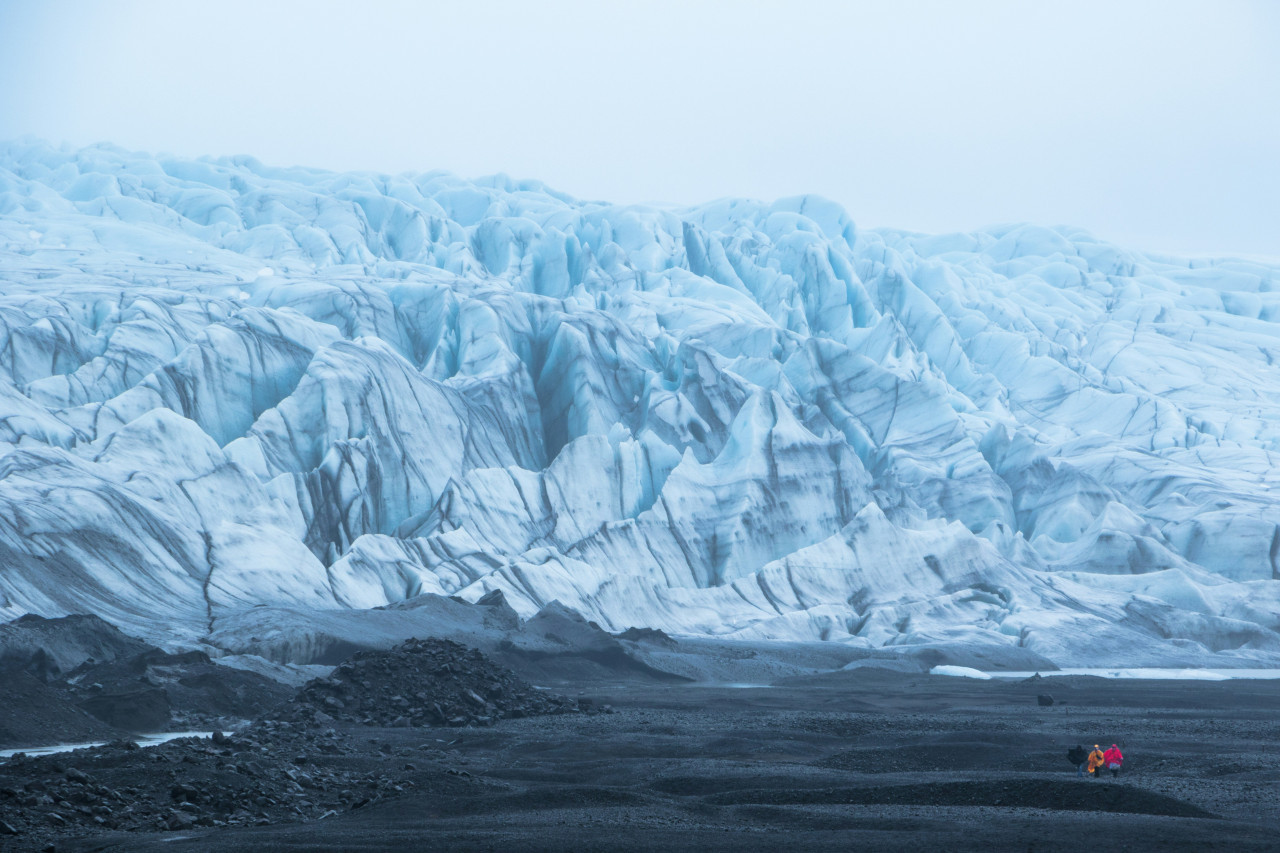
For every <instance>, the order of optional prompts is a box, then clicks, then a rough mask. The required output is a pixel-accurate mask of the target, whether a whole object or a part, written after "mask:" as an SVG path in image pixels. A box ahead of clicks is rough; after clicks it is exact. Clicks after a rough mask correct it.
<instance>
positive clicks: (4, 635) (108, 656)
mask: <svg viewBox="0 0 1280 853" xmlns="http://www.w3.org/2000/svg"><path fill="white" fill-rule="evenodd" d="M154 649H155V647H154V646H151V645H149V644H147V643H144V642H143V641H142V640H138V639H135V638H134V637H130V636H129V635H128V634H125V633H123V632H122V631H120V629H118V628H116V627H115V626H114V625H112V624H110V623H109V622H106V621H104V620H103V619H101V618H99V617H97V616H92V615H83V614H77V615H73V616H61V617H58V618H56V619H46V618H44V617H43V616H37V615H35V614H34V613H28V614H27V615H26V616H20V617H18V618H17V619H15V620H13V621H12V622H8V623H6V624H3V625H0V670H13V669H21V670H25V671H26V672H28V673H30V674H31V675H32V676H34V677H36V678H38V679H40V680H41V681H45V682H49V681H52V680H54V679H56V678H58V677H59V676H61V675H62V674H64V673H67V672H70V671H71V670H73V669H75V668H76V667H78V666H80V665H81V664H83V663H85V662H86V661H95V662H108V661H114V660H117V659H119V658H129V657H133V656H134V655H139V654H142V653H143V652H147V651H152V650H154Z"/></svg>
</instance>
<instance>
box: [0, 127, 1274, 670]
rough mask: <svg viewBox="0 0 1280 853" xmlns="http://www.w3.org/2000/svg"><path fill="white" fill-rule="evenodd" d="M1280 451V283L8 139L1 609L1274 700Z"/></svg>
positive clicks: (1165, 261)
mask: <svg viewBox="0 0 1280 853" xmlns="http://www.w3.org/2000/svg"><path fill="white" fill-rule="evenodd" d="M1277 453H1280V264H1267V263H1263V262H1259V261H1246V260H1239V259H1229V258H1218V259H1181V258H1175V257H1165V256H1157V255H1152V254H1144V253H1140V252H1136V251H1127V250H1124V249H1121V248H1119V247H1116V246H1113V245H1110V244H1108V243H1105V242H1102V241H1100V240H1097V239H1095V238H1094V237H1092V236H1090V235H1089V234H1088V233H1086V232H1084V231H1082V230H1080V229H1075V228H1067V227H1054V228H1047V227H1040V226H1035V225H1009V226H1002V227H996V228H991V229H988V230H985V231H982V232H976V233H969V234H948V235H924V234H916V233H910V232H905V231H897V230H886V229H879V230H870V229H864V228H859V227H855V224H854V222H853V221H852V220H851V219H850V217H849V216H848V214H847V213H846V212H845V211H844V210H843V209H842V208H841V207H840V206H839V205H837V204H835V203H833V202H830V201H828V200H825V199H823V198H820V197H818V196H812V195H810V196H802V197H796V198H789V199H782V200H779V201H776V202H773V203H763V202H757V201H749V200H742V199H729V200H720V201H715V202H712V203H709V204H705V205H700V206H696V207H691V208H684V209H674V208H672V209H667V208H659V207H652V206H620V205H611V204H607V203H603V202H591V201H581V200H577V199H574V198H572V197H570V196H568V195H565V194H563V193H559V192H556V191H554V190H553V189H551V188H548V187H546V186H544V185H543V184H541V183H538V182H536V181H522V180H514V179H511V178H509V177H506V176H503V175H498V176H494V177H490V178H484V179H480V180H475V181H468V180H463V179H461V178H458V177H456V176H453V175H450V174H447V173H442V172H430V173H424V174H405V175H398V176H392V175H382V174H373V173H351V174H339V173H332V172H326V171H321V170H314V169H305V168H274V167H269V166H266V165H263V164H262V163H260V162H258V161H256V160H254V159H252V158H249V157H233V158H222V159H210V158H206V159H198V160H189V159H179V158H166V157H154V156H151V155H146V154H138V153H133V152H128V151H124V150H121V149H119V148H116V147H112V146H108V145H99V146H93V147H88V148H83V149H74V148H69V147H66V146H63V147H55V146H51V145H49V144H46V143H44V142H40V141H37V140H30V139H28V140H19V141H14V142H8V143H2V144H0V618H3V619H12V618H16V617H18V616H20V615H23V614H25V613H36V614H39V615H43V616H49V617H52V616H59V615H64V614H69V613H95V614H98V615H100V616H102V617H103V618H105V619H107V620H108V621H110V622H112V623H114V624H116V625H117V626H119V627H121V628H122V629H124V630H126V631H129V632H130V633H133V634H136V635H138V636H141V637H144V638H146V639H149V640H152V641H154V642H159V643H161V644H164V645H167V646H171V647H181V646H190V647H196V646H203V647H218V645H219V643H221V644H222V646H223V647H226V646H227V645H228V644H229V642H230V641H228V640H227V637H228V635H229V633H234V630H233V629H234V626H236V625H245V624H250V625H252V624H257V623H258V622H260V621H261V620H260V619H258V620H256V621H255V619H253V618H250V617H251V616H252V613H253V612H254V611H255V608H257V609H259V610H258V611H257V612H260V613H268V612H288V613H293V614H297V613H306V612H312V613H328V612H335V611H362V610H369V609H372V608H386V607H388V606H394V605H397V604H398V603H400V602H405V601H408V600H411V599H414V598H415V597H417V596H424V595H437V596H452V597H455V598H457V599H459V600H461V601H468V602H475V601H478V600H479V599H481V598H482V597H484V596H486V595H487V594H490V593H492V592H493V591H494V590H501V592H502V593H503V595H504V597H505V599H506V601H507V602H509V603H510V605H511V606H512V607H513V608H514V609H515V611H516V612H517V613H518V614H519V615H520V616H521V617H525V618H528V617H530V616H532V615H534V614H535V613H537V612H538V611H539V610H541V609H543V608H544V607H545V606H547V605H549V604H551V603H552V602H559V603H560V604H561V605H563V606H565V607H567V608H570V609H572V610H574V611H577V612H578V613H580V614H582V615H583V616H585V617H586V618H588V619H590V620H592V621H594V622H596V623H598V624H599V625H600V626H602V627H603V628H605V629H606V630H609V631H614V632H619V631H623V630H624V629H626V628H629V627H637V626H638V627H650V628H656V629H662V630H664V631H666V632H668V633H670V634H673V635H681V636H691V637H692V636H701V637H715V638H719V639H721V640H726V641H728V640H741V641H744V642H746V641H771V642H774V641H790V642H808V641H825V642H828V643H836V644H843V645H846V646H848V647H850V648H857V649H863V650H920V649H928V648H947V647H965V648H973V649H986V650H988V651H989V652H990V653H991V654H996V655H998V654H1000V653H1002V652H1008V653H1009V654H1020V655H1023V657H1022V658H1019V659H1020V660H1023V661H1025V660H1027V659H1029V658H1033V659H1035V660H1043V661H1045V662H1046V664H1047V665H1058V666H1062V667H1113V666H1127V667H1143V666H1146V667H1160V666H1176V667H1183V666H1191V667H1217V668H1231V667H1255V668H1257V667H1269V666H1270V667H1274V666H1277V665H1278V662H1280V514H1278V513H1277V511H1276V507H1277V503H1276V500H1275V490H1276V489H1277V488H1280V466H1277V464H1276V462H1277V460H1278V459H1280V457H1277V456H1276V455H1275V454H1277ZM246 630H247V629H246ZM1010 659H1011V660H1012V659H1013V658H1010Z"/></svg>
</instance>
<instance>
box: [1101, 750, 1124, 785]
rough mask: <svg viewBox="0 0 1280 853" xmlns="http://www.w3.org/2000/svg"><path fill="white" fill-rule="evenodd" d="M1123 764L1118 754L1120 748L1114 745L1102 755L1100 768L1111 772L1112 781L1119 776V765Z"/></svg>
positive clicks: (1122, 759) (1122, 757) (1121, 756)
mask: <svg viewBox="0 0 1280 853" xmlns="http://www.w3.org/2000/svg"><path fill="white" fill-rule="evenodd" d="M1122 764H1124V756H1123V755H1121V754H1120V747H1118V746H1116V745H1115V744H1114V743H1113V744H1111V748H1110V749H1108V750H1107V751H1106V752H1104V753H1103V754H1102V766H1103V767H1106V768H1107V769H1108V770H1110V771H1111V778H1112V779H1114V778H1115V777H1116V776H1118V775H1120V765H1122Z"/></svg>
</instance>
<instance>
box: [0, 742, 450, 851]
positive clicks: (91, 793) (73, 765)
mask: <svg viewBox="0 0 1280 853" xmlns="http://www.w3.org/2000/svg"><path fill="white" fill-rule="evenodd" d="M442 756H443V753H441V752H440V751H439V750H438V749H435V748H434V744H433V745H432V746H426V745H423V746H422V747H421V748H420V749H417V750H415V751H414V752H413V753H412V757H411V759H410V760H404V759H403V758H401V757H399V756H392V755H390V754H388V753H387V752H383V751H381V750H380V749H379V748H378V747H377V745H376V744H374V745H371V744H370V743H368V742H364V743H361V744H359V745H357V744H356V743H355V739H354V738H353V737H352V735H351V734H349V733H342V732H338V731H336V730H334V729H321V730H313V729H311V728H310V727H308V726H306V725H302V724H293V723H284V722H273V721H271V722H263V723H258V724H256V725H254V726H252V727H251V728H249V729H247V730H245V731H242V732H238V733H235V734H233V735H230V736H228V735H224V734H221V733H217V734H215V735H214V736H213V737H212V738H195V737H192V738H181V739H178V740H173V741H169V742H168V743H164V744H161V745H159V746H154V747H147V748H145V749H144V748H141V747H139V746H138V745H136V744H135V743H133V742H131V741H118V742H115V743H112V744H109V745H107V746H103V747H98V748H95V749H83V750H76V751H75V752H71V753H60V754H55V755H49V756H42V757H34V758H29V757H25V756H21V755H19V756H15V757H14V758H12V759H10V760H8V761H6V762H4V763H2V764H0V821H2V822H0V836H8V838H7V840H8V841H9V842H11V843H17V842H18V841H21V842H22V844H23V846H33V847H35V848H36V849H39V847H40V846H41V844H43V843H48V842H50V841H53V840H55V839H57V838H58V837H64V836H69V835H71V836H74V835H84V834H92V833H96V832H102V831H111V830H116V831H122V832H154V831H161V832H168V831H175V830H189V829H192V828H193V827H222V826H252V825H276V824H280V823H286V822H291V821H304V820H320V819H327V818H331V817H333V816H334V815H337V814H339V813H342V812H346V811H349V810H351V809H359V808H363V807H365V806H367V805H369V804H371V803H375V802H378V801H380V800H382V799H385V798H387V797H393V796H398V795H400V794H403V793H404V792H406V791H410V790H418V789H421V790H428V791H430V790H437V791H438V790H444V789H451V788H456V787H458V786H457V784H456V783H454V780H457V779H461V778H462V777H461V776H459V771H457V770H455V769H452V768H450V767H448V766H447V763H445V762H442V760H441V759H442ZM5 840H6V839H3V838H0V849H6V848H5Z"/></svg>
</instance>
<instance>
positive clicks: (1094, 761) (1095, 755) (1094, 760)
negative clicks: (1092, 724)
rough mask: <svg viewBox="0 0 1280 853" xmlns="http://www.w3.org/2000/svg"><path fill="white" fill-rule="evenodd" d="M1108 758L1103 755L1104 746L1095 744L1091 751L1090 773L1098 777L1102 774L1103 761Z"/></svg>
mask: <svg viewBox="0 0 1280 853" xmlns="http://www.w3.org/2000/svg"><path fill="white" fill-rule="evenodd" d="M1105 760H1106V759H1105V758H1104V757H1103V752H1102V747H1100V746H1098V745H1097V744H1096V743H1095V744H1094V745H1093V752H1091V753H1089V775H1090V776H1092V777H1093V778H1095V779H1097V778H1098V777H1100V776H1101V775H1102V763H1103V761H1105Z"/></svg>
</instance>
